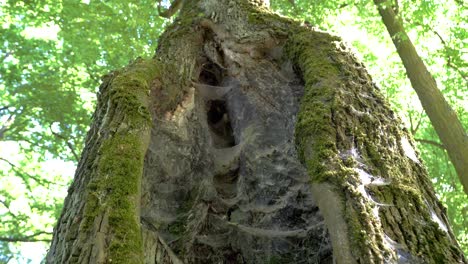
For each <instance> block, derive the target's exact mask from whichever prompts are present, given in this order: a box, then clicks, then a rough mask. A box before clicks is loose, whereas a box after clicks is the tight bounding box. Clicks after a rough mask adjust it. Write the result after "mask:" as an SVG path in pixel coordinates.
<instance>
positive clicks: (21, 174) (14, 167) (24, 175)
mask: <svg viewBox="0 0 468 264" xmlns="http://www.w3.org/2000/svg"><path fill="white" fill-rule="evenodd" d="M0 160H1V161H3V162H6V163H8V165H10V167H11V169H12V170H13V171H14V172H16V174H17V175H18V176H19V177H20V178H21V179H22V180H23V182H24V184H25V185H26V187H27V188H28V190H29V191H31V186H30V185H29V183H28V180H27V178H31V179H33V180H34V181H35V182H37V183H38V184H40V185H45V184H52V185H59V186H63V185H62V184H57V183H55V182H51V181H49V180H46V179H41V178H40V177H37V176H33V175H31V174H29V173H26V172H23V171H21V169H20V168H19V167H18V166H17V165H15V164H14V163H12V162H11V161H9V160H7V159H5V158H2V157H0Z"/></svg>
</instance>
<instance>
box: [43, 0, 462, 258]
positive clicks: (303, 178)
mask: <svg viewBox="0 0 468 264" xmlns="http://www.w3.org/2000/svg"><path fill="white" fill-rule="evenodd" d="M159 43H160V45H159V47H158V50H157V54H156V56H155V57H154V58H153V59H152V60H147V61H144V60H137V61H136V62H135V63H133V64H131V65H130V66H128V67H127V68H125V69H123V70H121V71H118V72H115V73H113V74H111V75H110V76H108V77H106V78H105V79H104V84H103V85H102V86H101V91H100V94H99V101H98V106H97V111H96V114H95V116H94V123H93V126H92V128H91V131H90V133H89V135H88V140H87V146H86V149H85V150H84V152H83V156H82V159H81V162H80V165H79V167H78V170H77V173H76V176H75V180H74V183H73V185H72V187H71V188H70V191H69V195H68V197H67V199H66V201H65V206H64V209H63V212H62V216H61V218H60V220H59V223H58V225H57V227H56V229H55V231H54V238H53V242H52V246H51V249H50V251H49V254H48V255H47V261H48V262H49V263H111V262H112V263H333V261H335V262H336V263H382V262H385V263H395V262H399V263H444V262H445V263H462V262H463V261H464V257H463V255H462V253H461V251H460V249H459V247H458V246H457V243H456V241H455V239H454V237H453V234H452V232H451V230H450V226H449V224H448V222H447V220H446V217H445V213H444V212H443V208H442V206H441V205H440V203H439V202H438V201H437V198H436V197H435V195H434V192H433V190H432V187H431V185H430V182H429V181H428V179H427V174H426V172H425V170H424V168H423V166H422V165H421V163H420V161H419V160H418V158H417V155H416V153H415V152H414V150H413V148H412V143H411V137H410V136H409V135H408V133H407V132H406V131H402V130H401V129H400V127H401V123H400V121H399V120H398V119H397V118H396V117H395V116H394V114H393V112H392V111H391V110H390V109H389V107H388V105H387V104H386V103H385V102H384V100H383V97H382V96H381V95H380V93H379V92H378V90H377V88H376V87H375V86H374V85H373V83H372V82H371V79H370V77H369V76H368V74H367V72H366V71H365V70H364V68H363V67H362V65H361V64H359V63H357V62H356V60H355V59H354V58H353V57H352V56H351V55H350V53H348V52H347V51H346V50H345V48H344V46H343V45H342V44H341V43H340V40H339V39H338V38H337V37H332V36H330V35H328V34H326V33H323V32H317V31H313V30H311V29H309V28H307V27H302V26H300V25H299V24H297V23H296V22H294V21H292V20H289V19H287V18H283V17H280V16H278V15H276V14H273V13H271V12H270V11H268V9H267V8H266V7H265V6H263V5H262V4H261V3H259V1H247V0H230V1H229V0H199V1H195V0H193V1H185V2H184V5H183V7H182V9H181V10H180V14H179V17H178V18H177V19H176V20H175V21H174V23H173V24H172V25H171V26H170V27H169V28H168V29H167V30H166V32H165V33H164V34H163V36H162V37H161V39H160V41H159ZM148 112H149V113H151V117H152V129H151V134H149V127H150V124H149V122H150V121H149V114H148ZM144 155H146V156H145V158H144V161H143V156H144ZM140 186H141V187H140Z"/></svg>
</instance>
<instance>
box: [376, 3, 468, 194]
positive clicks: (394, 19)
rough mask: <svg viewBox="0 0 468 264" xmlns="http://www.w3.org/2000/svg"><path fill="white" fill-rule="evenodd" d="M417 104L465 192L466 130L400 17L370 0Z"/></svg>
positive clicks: (467, 184)
mask: <svg viewBox="0 0 468 264" xmlns="http://www.w3.org/2000/svg"><path fill="white" fill-rule="evenodd" d="M374 3H375V4H376V6H377V8H378V10H379V13H380V15H381V16H382V20H383V22H384V24H385V26H386V27H387V30H388V33H389V34H390V37H391V38H392V41H393V43H394V44H395V47H396V49H397V52H398V54H399V55H400V58H401V60H402V62H403V65H404V66H405V69H406V74H407V75H408V78H409V79H410V81H411V85H412V86H413V88H414V90H415V91H416V94H417V95H418V97H419V100H420V101H421V104H422V106H423V108H424V111H426V114H427V116H428V117H429V119H430V120H431V123H432V125H433V126H434V129H435V131H436V132H437V135H438V136H439V138H440V140H441V141H442V143H443V145H444V147H445V148H446V149H447V153H448V155H449V157H450V160H451V161H452V163H453V165H454V167H455V170H456V171H457V174H458V178H459V179H460V182H461V184H462V185H463V189H464V190H465V193H466V194H467V195H468V134H467V133H466V131H465V129H464V128H463V126H462V124H461V122H460V120H459V119H458V117H457V114H456V113H455V111H453V109H452V107H451V106H450V105H449V104H448V103H447V101H446V100H445V98H444V96H443V95H442V93H441V92H440V90H439V89H438V88H437V83H436V81H435V79H434V77H432V75H431V73H430V72H429V71H428V70H427V68H426V65H425V64H424V62H423V61H422V59H421V57H419V55H418V52H417V51H416V49H415V48H414V46H413V43H412V42H411V40H410V39H409V36H408V35H407V34H406V31H405V29H404V28H403V22H402V20H401V18H398V14H395V11H394V10H393V9H392V8H391V3H389V1H385V0H374Z"/></svg>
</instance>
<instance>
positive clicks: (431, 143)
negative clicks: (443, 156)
mask: <svg viewBox="0 0 468 264" xmlns="http://www.w3.org/2000/svg"><path fill="white" fill-rule="evenodd" d="M414 140H415V141H417V142H421V143H425V144H429V145H432V146H436V147H438V148H440V149H443V150H446V149H445V147H444V145H442V144H440V143H439V142H436V141H433V140H429V139H422V138H415V139H414Z"/></svg>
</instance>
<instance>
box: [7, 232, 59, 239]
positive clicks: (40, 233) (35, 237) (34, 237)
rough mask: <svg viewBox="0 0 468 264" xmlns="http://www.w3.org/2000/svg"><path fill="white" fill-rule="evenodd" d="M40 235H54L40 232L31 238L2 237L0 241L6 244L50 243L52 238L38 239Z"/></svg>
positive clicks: (30, 236)
mask: <svg viewBox="0 0 468 264" xmlns="http://www.w3.org/2000/svg"><path fill="white" fill-rule="evenodd" d="M40 235H52V233H50V232H45V231H40V232H37V233H35V234H32V235H29V236H18V237H15V236H11V237H1V236H0V241H4V242H50V241H51V239H50V238H37V237H38V236H40Z"/></svg>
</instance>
